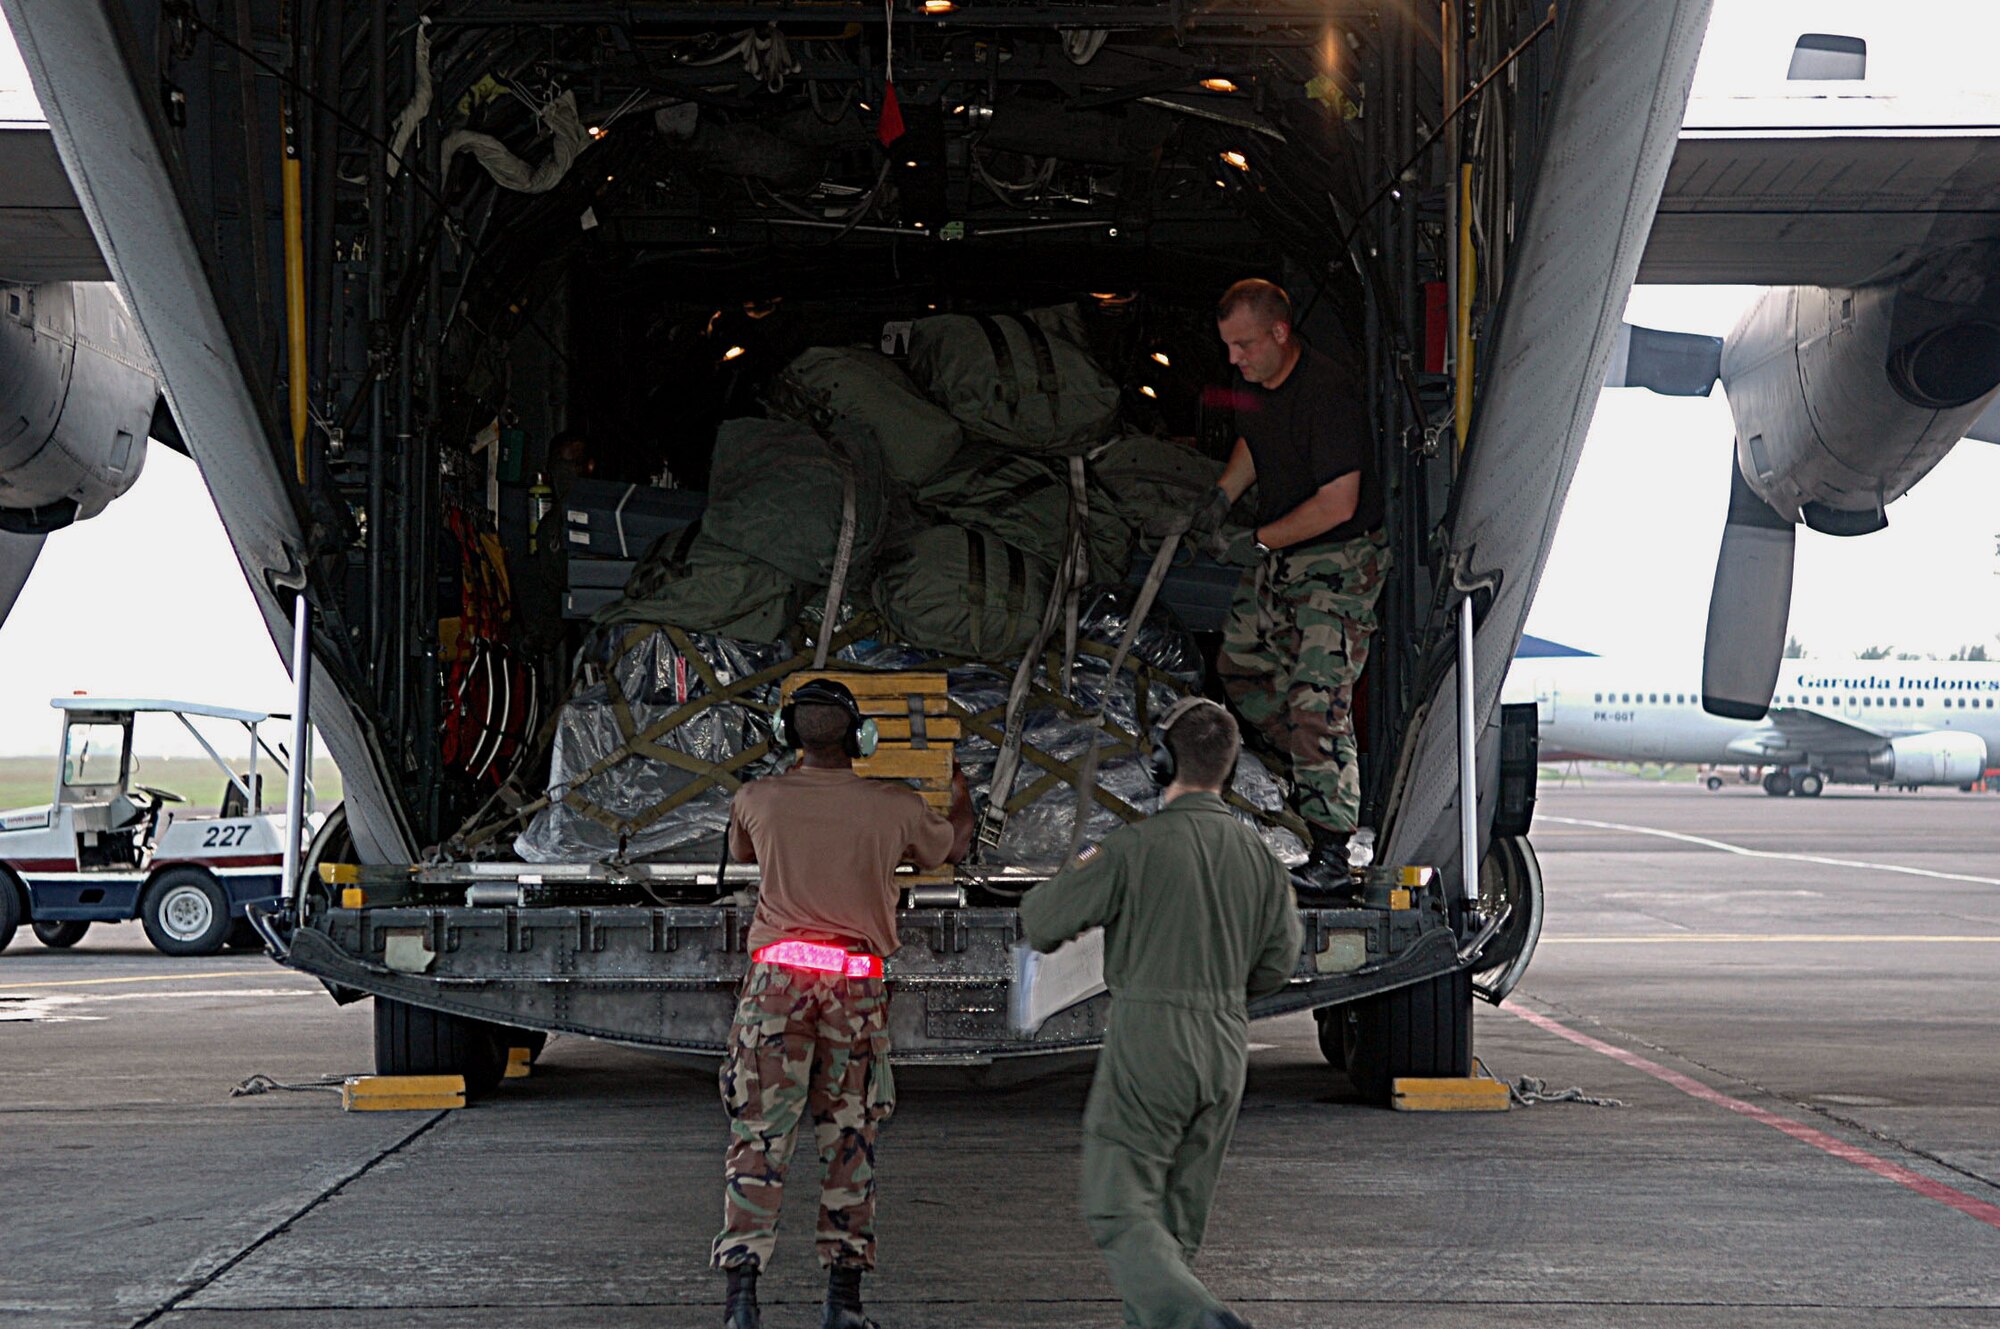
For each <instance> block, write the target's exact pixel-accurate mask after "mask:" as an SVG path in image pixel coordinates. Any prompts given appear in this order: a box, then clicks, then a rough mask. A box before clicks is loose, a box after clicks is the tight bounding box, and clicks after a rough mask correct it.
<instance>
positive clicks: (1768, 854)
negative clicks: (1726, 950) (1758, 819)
mask: <svg viewBox="0 0 2000 1329" xmlns="http://www.w3.org/2000/svg"><path fill="white" fill-rule="evenodd" d="M1535 820H1537V821H1553V822H1559V823H1561V824H1562V825H1565V826H1587V827H1589V828H1591V829H1592V830H1599V831H1630V832H1631V833H1632V834H1634V835H1656V836H1658V837H1659V838H1661V839H1662V840H1678V841H1680V842H1681V843H1682V844H1692V845H1699V846H1700V847H1702V848H1703V849H1713V850H1716V851H1717V852H1718V853H1724V854H1737V855H1740V856H1741V857H1743V858H1775V859H1781V860H1783V861H1785V862H1789V863H1816V864H1818V865H1819V866H1821V867H1828V868H1861V869H1863V870H1865V871H1868V872H1895V873H1900V874H1901V875H1903V876H1906V877H1929V878H1931V879H1933V880H1935V881H1969V882H1973V883H1975V884H1976V885H1980V886H2000V877H1973V876H1968V875H1966V874H1965V873H1962V872H1934V871H1932V870H1931V869H1929V868H1913V867H1906V866H1904V865H1903V864H1901V863H1864V862H1862V861H1861V860H1860V859H1857V858H1822V857H1820V856H1819V855H1817V854H1787V853H1783V852H1780V851H1779V850H1776V849H1751V848H1749V847H1748V846H1746V845H1740V844H1730V843H1729V842H1728V841H1727V840H1711V839H1709V838H1708V837H1707V836H1705V835H1688V834H1686V833H1684V832H1681V831H1663V830H1661V829H1660V828H1659V827H1657V826H1631V825H1628V824H1626V823H1625V822H1622V821H1591V820H1589V819H1588V818H1585V817H1555V816H1550V815H1549V814H1548V813H1538V814H1537V815H1536V817H1535Z"/></svg>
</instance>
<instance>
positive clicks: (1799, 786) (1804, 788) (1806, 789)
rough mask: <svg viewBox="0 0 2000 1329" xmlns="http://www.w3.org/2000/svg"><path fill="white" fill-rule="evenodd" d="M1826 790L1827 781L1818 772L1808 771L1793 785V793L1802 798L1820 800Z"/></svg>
mask: <svg viewBox="0 0 2000 1329" xmlns="http://www.w3.org/2000/svg"><path fill="white" fill-rule="evenodd" d="M1825 788H1826V780H1825V778H1824V777H1823V776H1821V775H1820V773H1819V772H1818V771H1807V772H1806V773H1805V774H1803V775H1801V776H1800V777H1799V778H1798V779H1797V781H1795V782H1794V783H1793V785H1792V792H1793V793H1795V794H1797V795H1798V796H1799V797H1800V798H1818V797H1819V796H1820V791H1821V790H1823V789H1825Z"/></svg>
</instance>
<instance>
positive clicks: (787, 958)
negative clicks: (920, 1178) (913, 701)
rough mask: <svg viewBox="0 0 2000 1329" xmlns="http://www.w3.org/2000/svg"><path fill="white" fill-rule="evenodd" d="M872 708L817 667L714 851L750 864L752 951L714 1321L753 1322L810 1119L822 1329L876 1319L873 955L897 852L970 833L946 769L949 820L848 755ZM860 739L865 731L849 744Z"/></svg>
mask: <svg viewBox="0 0 2000 1329" xmlns="http://www.w3.org/2000/svg"><path fill="white" fill-rule="evenodd" d="M873 724H874V722H873V721H870V720H866V719H865V718H864V717H863V716H862V714H861V707H860V704H859V703H858V702H857V701H856V700H855V698H854V694H853V693H852V692H851V691H849V690H848V688H847V687H846V686H845V685H843V684H841V683H840V682H838V681H837V680H834V679H824V678H816V679H811V680H808V681H807V682H805V683H804V684H802V685H801V686H800V687H799V688H798V689H797V690H796V691H794V692H793V693H792V700H791V702H790V703H789V704H788V705H786V706H785V707H784V709H783V711H782V712H781V719H780V728H779V733H780V735H781V736H782V738H781V741H786V740H789V741H796V742H797V743H798V744H799V745H800V747H801V748H802V749H803V750H802V752H801V754H800V757H799V761H798V764H797V765H796V766H794V767H792V769H790V770H788V771H786V772H785V773H784V774H783V775H774V776H767V777H764V778H761V779H757V780H752V781H750V782H749V783H748V784H746V785H744V786H743V788H741V789H739V790H737V791H736V794H735V797H734V798H733V799H732V801H731V803H730V809H729V855H730V857H731V858H734V859H735V860H736V861H737V862H739V863H755V864H757V865H758V869H759V877H760V882H759V886H758V891H757V908H756V912H755V913H754V914H753V915H752V916H751V920H750V934H749V937H748V938H747V948H748V950H749V951H750V965H749V968H748V969H747V971H746V972H745V973H744V976H743V987H742V989H741V992H740V994H739V995H738V997H737V1001H736V1017H735V1019H734V1020H733V1021H732V1022H731V1025H730V1033H729V1049H728V1053H727V1055H726V1056H725V1057H724V1059H723V1064H722V1076H721V1081H722V1103H723V1107H724V1108H725V1109H726V1110H727V1111H728V1113H729V1150H728V1153H727V1154H726V1155H725V1157H724V1159H723V1199H722V1231H721V1232H719V1233H717V1234H716V1237H715V1241H714V1243H713V1245H712V1246H711V1247H710V1250H709V1257H710V1262H711V1263H712V1264H713V1265H714V1266H715V1267H716V1268H718V1269H720V1270H722V1271H723V1272H724V1273H725V1274H726V1275H727V1277H728V1291H727V1292H726V1293H725V1294H724V1299H723V1326H724V1329H763V1312H762V1311H761V1310H760V1309H759V1307H758V1305H757V1279H758V1276H759V1274H760V1273H761V1272H762V1270H763V1269H764V1268H765V1267H767V1266H768V1265H769V1264H770V1262H771V1253H772V1251H773V1249H774V1248H775V1247H776V1245H777V1238H778V1214H779V1210H780V1208H781V1207H782V1203H783V1200H784V1191H785V1168H786V1164H787V1163H789V1162H790V1160H791V1155H792V1147H793V1144H794V1142H795V1141H796V1139H797V1137H798V1134H799V1130H800V1127H801V1125H802V1124H803V1123H804V1122H805V1120H806V1119H807V1118H808V1117H810V1118H811V1119H812V1135H813V1141H814V1144H815V1146H816V1152H817V1153H818V1155H819V1164H820V1174H821V1179H820V1202H819V1226H818V1243H817V1244H818V1246H819V1259H820V1263H821V1264H823V1265H825V1266H826V1269H827V1286H826V1304H825V1305H824V1306H823V1307H821V1312H820V1321H819V1322H820V1329H877V1326H876V1324H875V1321H873V1320H871V1319H869V1318H868V1316H867V1315H866V1314H865V1313H864V1311H863V1310H862V1306H861V1277H862V1274H863V1273H865V1272H866V1271H867V1270H870V1269H873V1268H874V1267H875V1133H876V1132H877V1131H878V1130H879V1129H881V1126H882V1123H883V1122H884V1121H886V1120H888V1118H889V1114H890V1112H891V1111H893V1110H894V1108H895V1104H896V1086H895V1079H894V1077H893V1076H892V1075H891V1074H890V1071H889V998H888V995H887V993H886V992H885V990H884V988H883V981H882V961H883V960H884V959H885V958H887V957H888V956H890V955H892V954H894V953H895V951H896V948H897V947H898V946H899V945H900V944H901V939H900V938H899V937H898V936H897V934H896V900H897V897H898V895H899V894H900V890H899V888H898V887H897V884H896V875H895V874H896V865H897V864H898V863H900V862H903V861H905V860H908V861H909V862H912V863H915V864H917V865H918V866H919V867H926V868H929V867H936V866H938V865H939V864H942V863H945V862H953V863H955V862H957V861H958V860H959V859H960V858H962V857H964V855H965V851H966V848H967V847H968V846H969V845H970V844H971V843H972V795H971V793H970V791H969V790H968V789H967V788H966V784H965V776H964V775H963V774H962V773H961V772H959V771H958V770H957V769H956V768H955V767H954V769H953V771H952V803H951V812H950V815H949V816H948V817H940V816H939V815H938V814H937V813H935V812H933V811H931V809H930V807H929V805H928V804H926V803H925V802H924V800H923V796H922V795H920V794H918V793H917V791H916V790H914V789H911V788H910V787H909V786H908V785H905V784H902V783H901V782H899V781H894V780H866V779H863V778H862V777H861V776H859V775H857V774H856V773H855V771H854V759H855V758H856V757H859V756H863V755H865V754H866V753H867V752H868V751H869V750H870V748H872V746H873V739H874V730H873ZM864 740H865V742H864Z"/></svg>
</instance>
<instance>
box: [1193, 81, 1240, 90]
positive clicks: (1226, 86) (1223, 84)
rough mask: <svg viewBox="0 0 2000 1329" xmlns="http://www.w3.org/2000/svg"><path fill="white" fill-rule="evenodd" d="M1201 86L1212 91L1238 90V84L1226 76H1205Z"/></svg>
mask: <svg viewBox="0 0 2000 1329" xmlns="http://www.w3.org/2000/svg"><path fill="white" fill-rule="evenodd" d="M1201 86H1202V87H1204V88H1207V89H1208V90H1209V91H1210V92H1234V91H1236V85H1235V84H1234V83H1232V82H1230V81H1229V80H1228V79H1226V78H1205V79H1203V80H1202V81H1201Z"/></svg>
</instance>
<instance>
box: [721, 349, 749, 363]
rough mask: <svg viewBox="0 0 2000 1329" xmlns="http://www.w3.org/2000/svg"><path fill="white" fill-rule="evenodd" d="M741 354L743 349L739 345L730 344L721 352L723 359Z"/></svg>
mask: <svg viewBox="0 0 2000 1329" xmlns="http://www.w3.org/2000/svg"><path fill="white" fill-rule="evenodd" d="M742 354H744V349H743V348H742V347H741V346H732V347H730V348H729V349H728V350H726V351H724V352H723V353H722V358H723V359H724V360H734V359H736V358H737V357H738V356H740V355H742Z"/></svg>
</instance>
